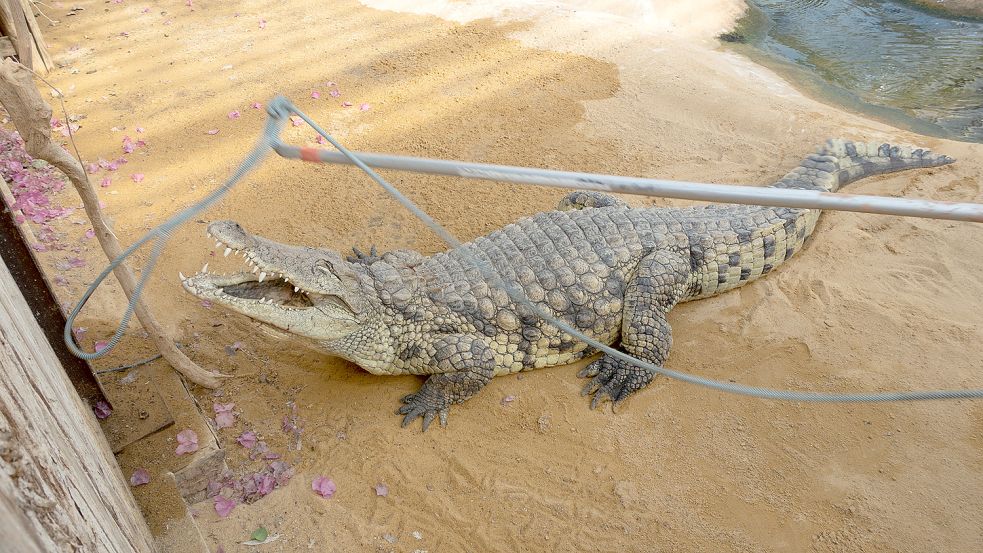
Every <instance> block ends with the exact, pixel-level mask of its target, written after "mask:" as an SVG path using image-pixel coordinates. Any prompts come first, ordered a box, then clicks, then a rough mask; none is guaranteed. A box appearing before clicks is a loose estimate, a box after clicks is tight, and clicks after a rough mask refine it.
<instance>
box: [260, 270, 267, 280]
mask: <svg viewBox="0 0 983 553" xmlns="http://www.w3.org/2000/svg"><path fill="white" fill-rule="evenodd" d="M265 279H266V271H263V272H262V273H260V274H259V281H260V282H263V281H264V280H265Z"/></svg>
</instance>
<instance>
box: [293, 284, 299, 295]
mask: <svg viewBox="0 0 983 553" xmlns="http://www.w3.org/2000/svg"><path fill="white" fill-rule="evenodd" d="M297 292H300V286H294V293H295V294H296V293H297Z"/></svg>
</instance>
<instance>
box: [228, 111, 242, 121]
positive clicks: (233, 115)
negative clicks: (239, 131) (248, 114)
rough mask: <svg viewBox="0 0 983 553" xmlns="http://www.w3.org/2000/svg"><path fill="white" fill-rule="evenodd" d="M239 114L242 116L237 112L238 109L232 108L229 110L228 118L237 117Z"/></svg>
mask: <svg viewBox="0 0 983 553" xmlns="http://www.w3.org/2000/svg"><path fill="white" fill-rule="evenodd" d="M241 116H242V114H241V113H239V110H237V109H234V110H232V111H230V112H229V119H238V118H239V117H241Z"/></svg>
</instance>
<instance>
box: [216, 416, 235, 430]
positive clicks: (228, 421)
mask: <svg viewBox="0 0 983 553" xmlns="http://www.w3.org/2000/svg"><path fill="white" fill-rule="evenodd" d="M235 422H236V416H235V414H233V413H218V414H216V415H215V426H216V427H218V428H219V429H222V428H230V427H232V426H233V425H235Z"/></svg>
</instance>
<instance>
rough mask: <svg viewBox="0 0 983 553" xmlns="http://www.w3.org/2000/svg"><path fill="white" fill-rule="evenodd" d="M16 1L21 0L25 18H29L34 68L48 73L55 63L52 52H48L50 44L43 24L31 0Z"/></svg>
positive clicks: (28, 26)
mask: <svg viewBox="0 0 983 553" xmlns="http://www.w3.org/2000/svg"><path fill="white" fill-rule="evenodd" d="M14 1H19V2H20V5H21V11H22V12H23V13H24V19H25V20H27V28H28V30H29V31H30V33H31V55H32V56H33V59H34V61H35V62H36V63H35V67H34V68H33V69H34V70H35V71H43V72H44V73H47V72H48V71H50V70H51V68H52V67H54V63H53V62H52V61H51V54H49V53H48V44H47V43H46V42H45V41H44V35H43V34H42V33H41V26H40V25H38V20H37V17H35V16H34V6H33V5H32V4H31V2H30V0H14Z"/></svg>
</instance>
